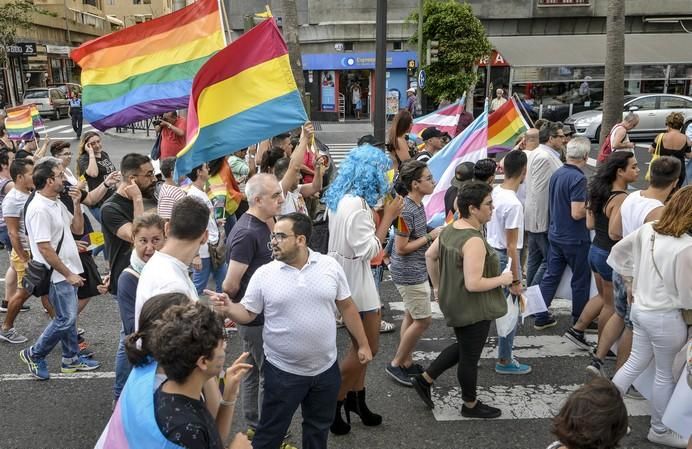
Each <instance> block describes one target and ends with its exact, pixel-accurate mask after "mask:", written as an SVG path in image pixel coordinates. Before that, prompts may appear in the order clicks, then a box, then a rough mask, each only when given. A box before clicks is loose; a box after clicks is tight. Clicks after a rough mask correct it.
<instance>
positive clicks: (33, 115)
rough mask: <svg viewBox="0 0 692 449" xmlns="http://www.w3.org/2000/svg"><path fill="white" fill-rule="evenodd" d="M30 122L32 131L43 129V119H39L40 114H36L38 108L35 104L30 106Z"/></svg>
mask: <svg viewBox="0 0 692 449" xmlns="http://www.w3.org/2000/svg"><path fill="white" fill-rule="evenodd" d="M31 122H32V123H33V125H34V129H36V128H45V126H44V125H43V119H42V118H41V113H40V112H38V108H37V107H36V105H35V104H32V105H31Z"/></svg>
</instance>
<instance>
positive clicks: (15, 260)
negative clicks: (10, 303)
mask: <svg viewBox="0 0 692 449" xmlns="http://www.w3.org/2000/svg"><path fill="white" fill-rule="evenodd" d="M27 254H28V255H29V257H31V253H30V252H29V251H27ZM10 265H12V268H13V269H14V271H16V272H17V288H23V287H22V280H23V279H24V273H26V266H27V265H28V263H24V262H22V261H21V259H20V258H19V256H18V255H17V253H16V252H15V250H14V249H13V250H12V252H10Z"/></svg>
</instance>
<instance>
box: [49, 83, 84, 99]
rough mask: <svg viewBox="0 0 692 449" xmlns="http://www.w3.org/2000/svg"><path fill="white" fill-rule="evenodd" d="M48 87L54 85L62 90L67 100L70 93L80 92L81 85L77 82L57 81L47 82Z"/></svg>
mask: <svg viewBox="0 0 692 449" xmlns="http://www.w3.org/2000/svg"><path fill="white" fill-rule="evenodd" d="M48 87H56V88H58V89H60V90H61V91H62V93H64V94H65V96H66V97H67V99H68V100H69V99H70V97H71V96H72V95H75V94H80V95H81V93H82V85H81V84H77V83H58V84H49V85H48Z"/></svg>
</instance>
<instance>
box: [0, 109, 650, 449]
mask: <svg viewBox="0 0 692 449" xmlns="http://www.w3.org/2000/svg"><path fill="white" fill-rule="evenodd" d="M63 125H67V122H66V121H65V120H63V121H61V122H48V123H47V127H48V128H49V129H51V127H57V126H63ZM67 129H69V128H61V129H57V130H55V131H54V132H52V133H51V137H52V138H66V139H69V138H73V137H74V134H72V133H71V132H65V133H62V134H61V131H65V130H67ZM321 137H323V138H324V140H325V141H326V142H328V143H347V142H345V141H344V140H342V139H341V138H342V137H343V136H342V135H340V136H338V137H330V136H329V135H324V136H321ZM337 138H338V140H336V139H337ZM73 142H75V141H74V140H73ZM103 143H104V148H105V150H106V151H107V152H108V153H109V155H110V156H111V159H112V160H114V161H115V162H116V164H117V163H118V162H119V160H120V159H121V158H122V156H123V155H124V154H127V153H129V152H148V151H149V149H150V147H151V142H150V141H141V140H125V139H121V138H113V137H110V136H104V137H103ZM73 151H75V152H76V145H73ZM637 156H638V158H641V159H640V162H642V167H643V169H644V168H645V163H644V161H647V160H648V158H647V156H648V154H646V152H645V150H638V151H637ZM592 157H595V154H594V155H592ZM642 177H643V172H642ZM98 262H99V264H100V266H101V268H102V270H103V271H105V263H104V261H103V259H102V258H101V257H99V258H98ZM7 263H8V262H7V254H6V253H5V252H3V253H2V254H0V273H4V272H5V270H6V268H7ZM0 276H3V275H0ZM0 285H2V288H0V290H3V291H4V279H3V280H2V283H0ZM0 294H2V293H1V292H0ZM382 300H383V302H384V303H385V305H386V306H385V311H384V314H385V318H386V319H388V320H391V321H394V322H395V323H396V324H397V326H398V325H399V324H400V320H401V318H402V315H401V312H400V303H399V301H401V299H400V297H399V295H398V293H397V292H396V289H395V288H394V286H393V284H392V283H391V281H388V280H386V281H385V282H384V283H383V286H382ZM28 304H29V305H31V310H30V311H29V312H25V313H22V314H20V316H19V317H18V319H17V322H16V327H17V329H18V330H20V332H21V333H23V334H24V335H26V336H27V337H29V339H30V342H29V343H31V342H33V341H34V340H35V339H36V338H37V337H38V336H39V335H40V333H41V332H42V330H43V328H44V327H45V326H46V324H47V323H48V317H47V315H46V314H45V313H44V312H43V309H42V307H41V305H40V301H38V300H37V299H35V298H32V299H31V300H30V301H29V302H28ZM563 312H565V310H563ZM558 316H559V326H557V327H556V328H553V329H550V330H548V331H544V332H542V333H540V334H537V333H536V331H534V330H533V328H532V327H531V326H530V325H529V324H528V322H527V325H525V326H523V327H522V328H521V330H520V332H519V336H520V337H521V339H518V340H517V344H516V345H515V346H516V350H517V352H516V356H517V357H518V358H519V359H520V360H521V361H522V362H524V363H529V364H531V365H532V366H533V372H532V373H531V374H529V375H527V376H501V375H498V374H496V373H495V372H494V371H493V366H494V359H493V352H492V342H490V343H489V345H488V349H487V354H486V356H484V358H483V359H482V363H481V368H480V371H479V385H480V387H482V393H481V398H482V399H485V400H487V401H488V402H489V403H491V404H494V405H500V406H501V407H502V408H503V411H504V413H503V417H502V418H501V419H499V420H494V421H474V420H465V419H464V420H462V419H461V417H460V416H458V407H459V406H460V402H459V398H458V391H457V390H455V387H456V386H457V385H458V384H457V381H456V376H455V372H453V371H452V372H448V373H445V374H443V375H442V376H441V377H440V378H439V379H438V382H437V383H436V387H435V390H434V395H435V401H436V413H435V414H433V413H432V412H431V411H430V410H428V409H427V408H426V407H425V406H424V405H423V403H422V402H421V401H420V399H419V398H418V397H417V395H416V393H415V392H414V391H413V390H412V389H409V388H405V387H402V386H400V385H398V384H395V383H394V382H393V381H392V380H391V379H390V378H389V377H388V376H387V375H386V374H385V372H384V367H385V364H386V363H388V362H389V360H391V358H392V357H393V355H394V352H395V350H396V346H397V343H398V335H397V334H396V333H392V334H387V335H383V336H382V339H381V346H380V352H379V353H378V354H377V356H376V358H375V360H374V361H373V362H372V363H371V365H370V368H369V371H368V379H367V388H368V399H369V405H370V408H371V409H372V410H374V411H375V412H378V413H381V414H382V415H383V416H384V422H383V424H382V425H381V426H379V427H377V428H366V427H364V426H363V425H362V424H361V423H360V422H358V418H357V417H355V416H354V417H353V418H354V424H353V429H352V431H351V433H350V434H348V435H346V436H342V437H330V447H332V448H339V449H340V448H344V449H345V448H356V447H360V448H373V449H380V448H381V449H385V448H392V447H395V448H461V447H463V448H479V449H481V448H526V449H536V448H543V447H546V446H547V445H548V443H550V442H551V441H553V438H552V436H551V435H550V424H551V421H550V416H551V415H552V414H554V413H555V412H556V411H557V410H558V409H559V406H560V402H561V401H562V400H563V399H564V397H566V395H567V394H568V392H569V391H570V390H571V389H573V388H576V386H578V385H580V384H582V383H583V382H585V381H586V380H587V379H588V375H587V374H586V372H585V371H584V367H585V366H586V364H587V363H588V357H587V355H586V354H585V353H583V352H580V351H578V350H575V348H573V347H571V346H570V344H569V343H565V341H564V340H563V339H562V337H561V335H562V333H563V332H564V331H565V329H566V327H567V325H568V319H569V318H568V316H566V315H564V314H558ZM0 317H1V315H0ZM79 326H80V327H83V328H85V329H86V335H85V337H86V339H87V341H88V342H89V343H90V344H91V347H92V348H93V349H94V350H95V351H96V356H95V358H96V359H98V360H99V361H101V362H102V367H101V368H100V369H99V370H97V371H95V372H93V373H88V374H83V375H64V376H57V375H55V376H54V377H53V378H52V379H51V380H50V381H47V382H39V381H36V380H33V379H32V378H31V376H30V375H29V374H28V371H27V369H26V367H25V366H24V365H23V364H22V363H21V362H20V360H19V358H18V353H19V351H20V349H22V348H24V347H26V346H25V345H10V344H7V343H4V342H2V343H0V449H20V448H27V449H37V448H61V449H83V448H91V447H93V445H94V443H95V442H96V440H97V439H98V436H99V434H100V433H101V430H102V429H103V426H104V424H105V423H106V421H107V420H108V418H109V416H110V412H111V399H112V385H113V380H114V379H113V377H114V356H115V351H116V347H117V342H118V331H119V327H120V325H119V316H118V310H117V305H116V303H115V301H114V300H113V299H112V298H111V297H110V296H100V297H97V298H93V299H92V300H91V302H90V304H89V306H88V307H87V308H86V309H85V310H84V312H83V313H82V315H81V316H80V318H79ZM491 332H494V330H493V331H491ZM451 336H452V332H451V331H450V329H449V328H447V327H446V326H445V323H444V320H442V319H440V317H439V316H436V318H435V319H434V320H433V324H432V326H431V328H430V329H429V330H428V332H427V333H426V334H425V341H422V342H421V343H420V344H419V346H418V348H417V351H418V352H417V353H416V358H417V359H418V360H419V361H420V363H422V364H423V365H424V366H425V365H427V363H429V361H428V360H430V359H432V358H434V356H435V354H436V353H437V352H439V351H440V350H442V349H443V348H444V347H445V346H446V345H448V344H449V343H451V340H450V338H451ZM346 340H347V338H346V333H345V331H344V330H340V331H339V332H338V347H339V353H340V354H343V352H344V350H345V348H346V344H347V341H346ZM228 351H229V357H228V358H227V360H228V361H230V360H232V358H233V357H234V356H235V355H237V354H238V353H239V351H240V347H239V344H238V340H237V337H235V336H234V335H232V336H231V338H230V344H229V345H228ZM59 357H60V352H59V348H56V350H54V351H53V354H51V355H50V356H49V357H48V365H49V369H50V371H51V373H58V372H59ZM609 367H610V369H611V370H612V366H611V365H609ZM628 406H629V407H630V413H631V414H633V415H637V416H632V417H631V418H630V425H631V426H632V434H631V435H630V436H628V437H626V438H625V439H624V440H623V442H622V443H623V444H622V446H623V447H627V448H649V447H653V445H651V444H650V443H649V442H648V441H646V432H647V431H648V425H649V419H648V417H647V416H645V415H646V414H647V409H646V404H645V403H642V402H641V401H640V402H637V403H631V402H630V403H628ZM299 414H300V413H299V412H298V413H297V414H296V417H294V421H293V424H292V433H293V437H292V441H293V442H294V443H299V442H300V416H299ZM242 421H243V420H242V418H241V417H239V416H238V415H236V419H235V423H234V428H235V429H236V430H242V429H244V428H245V425H244V423H243V422H242ZM296 445H297V446H299V444H296Z"/></svg>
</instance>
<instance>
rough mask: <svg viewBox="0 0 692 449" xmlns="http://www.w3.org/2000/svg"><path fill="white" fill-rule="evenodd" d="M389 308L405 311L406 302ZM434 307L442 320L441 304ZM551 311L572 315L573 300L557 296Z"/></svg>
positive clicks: (435, 315) (395, 302) (393, 310)
mask: <svg viewBox="0 0 692 449" xmlns="http://www.w3.org/2000/svg"><path fill="white" fill-rule="evenodd" d="M388 304H389V308H390V309H391V311H392V312H401V313H403V312H404V303H403V302H402V301H392V302H389V303H388ZM431 308H432V318H433V320H442V319H444V315H442V311H441V310H440V304H439V303H437V302H433V303H432V304H431ZM550 311H551V312H552V314H553V315H557V316H563V315H571V314H572V301H569V300H567V299H562V298H555V299H554V300H553V302H552V304H550Z"/></svg>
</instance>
